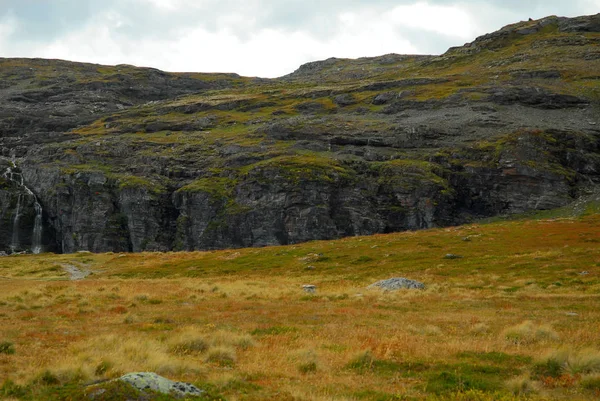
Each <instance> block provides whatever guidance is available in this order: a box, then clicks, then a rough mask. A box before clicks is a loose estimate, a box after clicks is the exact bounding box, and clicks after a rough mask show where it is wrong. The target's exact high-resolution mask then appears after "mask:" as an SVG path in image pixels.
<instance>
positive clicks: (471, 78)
mask: <svg viewBox="0 0 600 401" xmlns="http://www.w3.org/2000/svg"><path fill="white" fill-rule="evenodd" d="M599 26H600V15H596V16H590V17H580V18H575V19H566V18H556V17H549V18H546V19H543V20H540V21H533V22H526V23H519V24H515V25H511V26H508V27H506V28H503V29H502V30H500V31H498V32H495V33H492V34H489V35H485V36H483V37H481V38H478V39H477V40H475V41H474V42H473V43H470V44H466V45H465V46H463V47H460V48H453V49H450V50H449V51H448V52H447V53H446V54H444V55H442V56H400V55H386V56H382V57H377V58H370V59H359V60H342V59H329V60H326V61H322V62H316V63H310V64H308V65H305V66H302V67H301V68H300V69H299V70H298V71H296V72H295V73H293V74H290V75H288V76H286V77H282V78H280V79H274V80H264V79H250V78H244V77H239V76H237V75H233V74H169V73H164V72H161V71H157V70H152V69H141V68H135V67H131V66H116V67H106V66H97V65H88V64H76V63H69V62H63V61H53V60H22V59H0V78H1V79H0V149H1V151H0V154H1V156H2V157H1V158H0V172H1V173H2V174H0V251H2V250H3V251H5V252H18V251H22V250H34V251H41V250H45V251H56V252H75V251H78V250H90V251H94V252H102V251H135V252H138V251H144V250H163V251H166V250H193V249H213V248H226V247H242V246H263V245H273V244H291V243H297V242H301V241H308V240H314V239H329V238H338V237H341V236H351V235H368V234H373V233H383V232H392V231H401V230H413V229H421V228H429V227H435V226H447V225H454V224H460V223H465V222H469V221H473V220H475V219H477V218H482V217H489V216H495V215H499V214H511V213H522V212H526V211H530V210H538V209H551V208H555V207H559V206H563V205H565V204H567V203H570V202H572V201H573V200H575V199H576V198H578V197H579V196H581V195H584V194H586V193H589V192H593V191H597V189H598V185H599V183H600V117H599V116H600V75H598V71H600V29H599Z"/></svg>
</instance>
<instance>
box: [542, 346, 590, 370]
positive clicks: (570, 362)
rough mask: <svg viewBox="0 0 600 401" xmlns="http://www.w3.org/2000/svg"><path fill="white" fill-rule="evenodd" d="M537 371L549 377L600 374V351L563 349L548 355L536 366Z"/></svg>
mask: <svg viewBox="0 0 600 401" xmlns="http://www.w3.org/2000/svg"><path fill="white" fill-rule="evenodd" d="M536 369H537V370H538V371H539V372H540V373H542V374H546V375H548V376H555V375H559V374H563V373H566V374H570V375H585V374H596V373H600V351H599V350H597V349H590V348H588V349H582V350H573V349H570V348H562V349H559V350H554V351H552V352H550V353H548V354H546V355H545V356H544V357H543V358H542V359H541V360H539V361H538V363H537V364H536Z"/></svg>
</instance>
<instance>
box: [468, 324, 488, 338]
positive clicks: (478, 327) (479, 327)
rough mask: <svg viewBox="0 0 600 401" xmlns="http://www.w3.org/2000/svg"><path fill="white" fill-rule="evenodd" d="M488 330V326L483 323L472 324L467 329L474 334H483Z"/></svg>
mask: <svg viewBox="0 0 600 401" xmlns="http://www.w3.org/2000/svg"><path fill="white" fill-rule="evenodd" d="M489 331H490V326H488V325H487V324H485V323H475V324H474V325H473V327H471V329H470V330H469V333H471V334H472V335H474V336H478V335H483V334H486V333H488V332H489Z"/></svg>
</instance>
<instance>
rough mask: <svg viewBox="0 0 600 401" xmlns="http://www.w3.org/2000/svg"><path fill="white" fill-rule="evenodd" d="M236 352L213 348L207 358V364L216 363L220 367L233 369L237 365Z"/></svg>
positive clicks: (225, 348) (224, 348)
mask: <svg viewBox="0 0 600 401" xmlns="http://www.w3.org/2000/svg"><path fill="white" fill-rule="evenodd" d="M235 361H236V355H235V350H234V349H232V348H229V347H215V348H212V349H211V350H210V351H209V352H208V355H207V356H206V362H212V363H216V364H217V365H220V366H226V367H231V366H233V365H235Z"/></svg>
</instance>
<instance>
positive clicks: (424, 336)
mask: <svg viewBox="0 0 600 401" xmlns="http://www.w3.org/2000/svg"><path fill="white" fill-rule="evenodd" d="M467 236H469V237H470V238H471V241H469V242H465V241H463V240H462V239H463V238H465V237H467ZM598 241H600V219H599V218H598V216H589V217H586V218H583V219H572V220H571V219H563V220H552V221H551V220H542V221H520V222H508V223H506V222H505V223H494V224H490V225H482V226H478V225H469V226H464V227H453V228H446V229H437V230H428V231H423V232H408V233H400V234H391V235H378V236H373V237H358V238H347V239H342V240H338V241H321V242H312V243H307V244H300V245H292V246H287V247H268V248H261V249H239V250H226V251H218V252H193V253H145V254H101V255H92V254H76V255H35V256H33V255H32V256H18V257H6V258H1V259H0V276H1V277H2V278H1V279H0V294H1V295H0V342H4V341H6V342H10V343H12V344H14V349H15V353H14V354H2V353H0V385H1V383H2V382H3V381H4V380H6V379H10V380H12V381H15V382H17V383H21V384H26V383H29V382H31V381H32V380H34V379H35V378H36V377H39V376H40V375H41V374H42V373H43V372H44V371H46V370H49V371H50V372H52V374H53V375H55V376H56V377H59V378H60V381H61V382H69V381H72V380H73V378H74V377H79V378H80V379H81V381H82V382H85V381H92V380H97V379H105V378H113V377H117V376H119V375H121V374H123V373H127V372H131V371H155V372H157V373H159V374H162V375H165V376H167V377H169V378H172V379H177V380H184V381H188V382H194V383H197V384H199V385H203V384H206V383H209V384H211V385H212V386H213V388H215V389H216V391H218V392H220V393H221V394H223V396H224V397H225V398H226V399H228V400H244V399H246V400H252V399H254V400H257V399H284V400H285V399H289V400H293V399H294V400H308V401H310V400H315V401H316V400H370V399H373V400H378V399H381V400H387V399H390V400H392V399H402V398H393V397H405V398H406V397H408V398H410V397H412V398H413V399H457V400H458V399H465V400H467V399H482V400H486V399H489V400H491V399H502V397H505V398H504V399H507V400H508V399H513V398H510V397H516V396H515V395H513V393H514V394H517V395H523V394H525V393H527V394H529V395H528V396H529V397H533V398H534V399H535V398H536V397H538V398H541V399H569V398H568V397H566V396H565V394H570V395H571V397H573V398H574V399H583V400H585V399H590V400H591V399H594V397H595V395H594V394H595V393H594V390H593V389H592V390H590V389H589V388H592V387H593V385H594V383H595V382H594V381H593V380H594V378H593V377H592V376H593V375H594V374H597V370H594V369H595V368H594V369H588V368H587V366H592V365H593V364H594V363H596V362H597V360H598V358H597V351H595V353H591V352H588V351H577V350H585V349H594V350H597V344H599V343H600V331H599V330H598V322H599V321H600V310H598V308H597V305H598V301H599V298H600V278H599V275H600V247H598V243H599V242H598ZM447 253H454V254H459V255H461V256H463V258H462V259H455V260H448V259H444V255H446V254H447ZM62 264H73V265H77V266H86V268H88V269H90V270H92V271H93V272H94V274H93V275H92V276H90V277H89V278H88V279H86V280H82V281H69V280H68V276H67V275H66V273H64V272H63V270H62V269H56V268H53V267H56V266H62ZM308 265H311V266H314V267H315V268H314V269H306V266H308ZM583 271H586V272H588V274H585V275H583V274H580V273H581V272H583ZM398 276H403V277H408V278H411V279H416V280H419V281H422V282H424V283H425V284H426V286H427V288H426V289H425V290H423V291H398V292H383V291H380V290H376V289H367V288H366V287H367V286H368V285H369V284H371V283H373V282H375V281H377V280H379V279H384V278H390V277H398ZM304 284H314V285H316V286H317V292H316V294H314V295H309V294H306V293H304V292H303V290H302V285H304ZM515 333H516V334H515ZM507 337H508V341H507ZM561 349H571V350H576V351H570V353H568V356H567V357H566V359H564V361H566V362H565V363H566V364H565V366H568V368H567V367H565V371H566V372H572V373H573V374H578V373H577V372H579V373H581V374H584V375H587V376H586V380H587V381H585V383H592V384H586V386H588V387H584V386H583V384H582V383H584V381H582V380H578V381H568V382H565V383H566V384H567V385H569V386H570V387H565V386H563V384H564V383H563V384H561V385H560V386H559V385H556V386H554V387H549V386H544V385H543V383H542V382H540V381H539V380H538V379H536V378H535V377H533V376H531V372H532V370H533V369H534V365H535V364H536V363H537V362H536V361H539V359H538V356H539V355H544V354H546V353H552V352H560V350H561ZM557 350H559V351H557ZM360 355H362V356H363V357H364V356H365V355H368V358H370V362H369V364H367V365H365V366H367V367H364V366H363V367H360V366H359V367H356V366H357V365H355V364H353V361H356V358H357V356H360ZM594 361H595V362H594ZM361 366H362V365H361ZM593 366H596V365H593ZM567 369H569V370H567ZM482 372H483V373H482ZM486 372H488V373H486ZM588 376H589V377H591V378H588ZM442 379H443V380H446V382H447V383H450V389H448V390H446V389H445V387H443V386H442V387H440V380H442ZM454 379H456V380H457V381H456V383H455V384H452V383H454V381H453V380H454ZM465 383H466V385H465ZM561 383H562V382H561ZM436 386H437V387H436ZM452 386H454V387H452ZM486 386H487V387H486ZM538 389H539V391H538ZM534 390H535V391H538V393H535V391H534ZM457 391H458V393H457ZM461 391H462V392H461ZM480 393H481V394H483V395H481V394H480ZM0 394H1V393H0ZM457 394H462V395H457ZM465 394H471V395H470V397H471V398H467V396H466V395H465ZM474 394H475V395H474ZM477 394H479V395H477ZM480 396H481V397H480ZM277 397H279V398H277ZM452 397H454V398H452ZM461 397H462V398H461ZM477 397H480V398H477ZM486 397H487V398H486ZM565 397H566V398H565ZM573 398H571V399H573Z"/></svg>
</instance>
